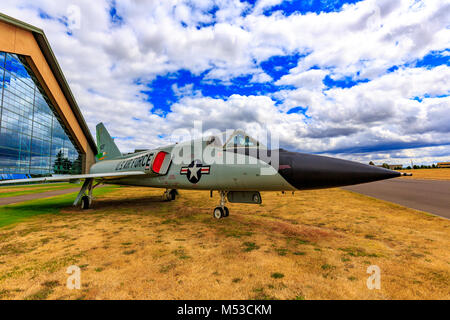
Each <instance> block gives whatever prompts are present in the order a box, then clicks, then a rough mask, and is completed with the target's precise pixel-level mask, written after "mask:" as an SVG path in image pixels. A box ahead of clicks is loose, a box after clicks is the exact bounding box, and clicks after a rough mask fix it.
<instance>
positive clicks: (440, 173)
mask: <svg viewBox="0 0 450 320" xmlns="http://www.w3.org/2000/svg"><path fill="white" fill-rule="evenodd" d="M399 171H401V172H408V173H412V174H413V175H412V176H411V177H401V179H432V180H450V168H439V169H411V170H406V169H404V170H399Z"/></svg>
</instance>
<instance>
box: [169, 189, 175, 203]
mask: <svg viewBox="0 0 450 320" xmlns="http://www.w3.org/2000/svg"><path fill="white" fill-rule="evenodd" d="M176 197H177V191H176V190H171V191H170V192H169V201H173V200H175V199H176Z"/></svg>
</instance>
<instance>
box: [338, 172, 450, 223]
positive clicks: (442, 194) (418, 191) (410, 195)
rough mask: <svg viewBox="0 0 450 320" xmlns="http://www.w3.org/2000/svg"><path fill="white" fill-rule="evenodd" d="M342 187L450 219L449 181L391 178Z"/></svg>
mask: <svg viewBox="0 0 450 320" xmlns="http://www.w3.org/2000/svg"><path fill="white" fill-rule="evenodd" d="M343 189H346V190H350V191H355V192H358V193H361V194H365V195H368V196H371V197H374V198H378V199H382V200H386V201H390V202H394V203H397V204H400V205H403V206H405V207H409V208H413V209H417V210H421V211H425V212H429V213H432V214H435V215H438V216H441V217H445V218H447V219H450V181H443V180H419V179H411V180H409V179H391V180H382V181H377V182H371V183H365V184H359V185H354V186H349V187H344V188H343Z"/></svg>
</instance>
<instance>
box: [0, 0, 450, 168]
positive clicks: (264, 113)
mask: <svg viewBox="0 0 450 320" xmlns="http://www.w3.org/2000/svg"><path fill="white" fill-rule="evenodd" d="M278 3H280V1H279V0H269V1H264V0H261V1H259V2H258V3H257V4H256V6H255V8H254V9H252V10H251V8H250V5H249V4H248V3H246V2H241V1H239V0H232V1H225V0H217V1H208V0H198V1H175V0H168V1H151V0H141V1H133V0H121V1H117V8H116V9H117V14H118V15H119V16H120V17H121V18H122V23H120V24H113V23H112V22H111V19H110V16H109V5H110V1H106V0H103V1H102V0H98V1H88V0H81V1H77V2H76V5H78V6H79V8H80V12H81V21H80V22H81V24H80V29H73V30H70V31H72V36H69V35H68V34H67V31H69V30H68V29H67V27H66V26H64V25H63V24H62V23H60V22H59V21H58V20H57V19H56V18H59V19H62V18H64V16H67V14H68V13H67V10H68V7H69V6H70V5H73V1H57V2H55V1H51V0H35V1H26V0H2V2H1V4H0V11H1V12H3V13H6V14H8V15H11V16H13V17H15V18H18V19H20V20H23V21H26V22H28V23H30V24H32V25H36V26H38V27H41V28H43V29H44V30H45V32H46V34H47V37H48V38H49V41H50V43H51V45H52V48H53V50H54V51H55V53H56V56H57V58H58V61H59V62H60V64H61V66H62V69H63V71H64V73H65V75H66V77H67V79H68V81H69V84H70V86H71V88H72V91H73V92H74V95H75V97H76V99H77V101H78V103H79V105H80V107H81V109H82V111H83V114H84V115H85V118H86V120H87V121H88V124H89V126H90V128H91V129H92V130H94V128H95V124H96V123H97V122H100V121H104V122H105V123H106V124H107V126H108V128H109V129H110V131H111V133H112V135H113V136H117V137H119V138H118V142H119V146H120V148H122V149H123V150H127V151H129V150H132V149H133V148H134V147H138V148H142V147H153V146H157V145H159V144H160V143H163V142H164V141H163V140H161V138H159V137H158V135H160V134H170V132H171V131H172V130H173V129H174V128H178V127H182V126H187V125H191V124H190V123H189V121H190V119H191V118H192V117H193V116H194V115H195V116H196V117H198V118H200V119H204V120H205V121H206V123H207V124H208V126H212V125H217V126H218V127H220V128H223V129H224V128H234V127H243V128H244V129H249V130H257V128H260V127H262V125H263V124H266V125H267V126H269V127H271V128H273V129H274V130H277V132H279V134H280V136H281V138H282V142H283V143H284V145H285V146H287V147H290V148H295V149H300V150H305V151H311V152H321V151H324V150H346V149H350V148H352V147H370V146H377V145H381V144H383V143H384V144H389V143H391V144H397V145H400V146H401V145H408V144H414V143H417V144H418V145H419V144H420V143H425V144H426V143H428V144H431V143H450V141H449V140H448V139H449V138H448V137H449V127H448V123H449V122H450V121H448V120H449V119H448V114H450V112H448V111H449V109H450V102H449V98H448V97H445V96H446V95H448V94H449V88H448V83H450V81H449V80H450V79H449V77H450V76H449V67H447V66H440V67H437V68H433V69H430V70H428V69H424V68H414V67H404V68H400V69H399V70H397V71H395V72H392V73H388V74H386V70H387V69H388V68H390V67H391V66H393V65H403V64H405V63H409V62H413V61H414V60H416V59H419V58H422V57H423V56H424V55H426V54H427V53H429V52H431V51H441V50H444V49H448V48H449V47H450V46H449V45H450V28H449V22H448V21H450V16H449V15H450V4H448V3H447V2H445V1H437V0H435V1H426V2H425V1H412V0H411V1H409V0H402V1H395V2H392V1H388V0H380V1H378V0H368V1H361V2H358V3H356V4H354V5H345V6H344V7H343V9H342V10H341V11H340V12H330V13H321V14H315V13H308V14H303V15H301V14H292V15H290V16H284V15H282V14H281V13H276V14H273V15H271V16H265V15H263V14H262V12H263V11H264V9H265V8H270V7H272V6H274V5H277V4H278ZM213 9H214V11H215V13H213V12H212V11H211V10H213ZM39 10H40V11H41V12H45V13H47V14H48V15H50V16H51V17H55V19H44V18H41V17H40V16H39ZM243 12H246V13H247V14H246V15H243V14H242V13H243ZM214 19H215V22H216V23H215V24H212V22H214ZM294 53H300V54H305V56H302V57H301V58H300V59H299V61H298V65H297V66H296V67H295V68H292V69H291V70H290V71H289V74H287V75H284V76H283V77H281V79H279V80H278V81H277V82H276V83H275V84H276V85H293V86H295V87H296V89H292V90H281V91H279V92H276V93H275V94H273V95H272V98H277V99H279V100H281V104H280V105H276V104H275V101H274V99H271V97H269V96H248V97H245V96H242V95H232V96H230V97H228V98H225V99H213V98H208V97H203V96H202V95H201V92H199V91H198V88H194V87H193V86H191V85H187V86H185V87H178V86H174V87H173V88H172V90H173V92H174V93H175V94H176V95H177V96H178V97H180V100H179V101H178V102H177V103H175V104H174V105H173V106H172V107H171V109H172V113H169V114H168V115H167V116H166V118H163V117H161V115H162V112H160V111H161V107H162V106H152V105H151V104H150V103H149V102H147V101H146V98H147V97H146V96H145V95H144V94H142V93H141V91H142V90H147V91H150V90H158V88H148V87H146V86H145V84H146V83H148V82H150V81H151V80H153V79H154V78H155V77H156V76H157V75H162V76H164V75H167V74H168V73H170V72H176V71H177V70H180V69H188V70H190V71H191V72H193V73H194V74H197V75H198V74H200V73H202V72H205V71H208V73H207V75H206V77H205V79H210V80H216V79H218V80H221V81H224V83H227V82H228V83H229V81H230V80H231V79H232V78H234V77H237V76H242V75H250V76H251V78H250V79H251V80H250V81H251V82H257V83H265V82H269V83H272V82H273V79H272V78H271V77H270V75H268V74H267V73H265V72H264V71H263V70H262V69H261V67H260V65H259V64H260V62H262V61H265V60H267V59H268V58H270V57H272V56H274V55H290V54H294ZM446 54H448V52H447V53H444V55H446ZM312 67H314V68H315V69H311V68H312ZM326 75H329V76H330V77H331V78H333V79H339V78H341V77H344V76H348V77H353V78H354V79H366V78H367V79H370V80H371V81H370V82H367V83H360V84H358V85H356V86H354V87H352V88H348V89H341V88H334V89H330V90H326V88H325V87H324V85H323V82H322V80H323V78H324V77H325V76H326ZM415 97H418V100H421V101H418V100H413V99H414V98H415ZM297 106H302V107H307V108H308V110H307V115H308V116H310V117H311V118H306V117H305V116H304V115H302V114H295V113H294V114H286V113H285V112H286V111H288V110H290V109H292V108H294V107H297ZM152 108H153V113H152V112H150V110H151V109H152ZM143 131H145V134H144V135H143V134H142V132H143ZM436 148H439V147H436ZM405 150H406V151H401V152H404V153H405V154H406V153H407V154H408V156H409V155H412V154H414V152H416V151H415V150H416V149H405ZM417 150H418V149H417ZM430 150H431V149H427V148H424V149H423V150H422V149H421V151H417V153H416V155H417V157H420V158H421V159H426V158H427V157H429V156H433V155H435V153H432V152H431V151H430ZM433 150H437V149H433ZM395 152H400V151H395ZM427 152H429V153H428V155H427ZM439 152H443V154H444V155H442V156H439V157H445V152H447V153H446V154H447V155H450V153H449V152H448V148H446V147H442V148H441V149H439ZM390 154H392V155H393V154H394V151H389V152H386V154H384V153H383V154H381V153H380V155H379V157H387V155H390ZM355 158H357V156H356V155H355Z"/></svg>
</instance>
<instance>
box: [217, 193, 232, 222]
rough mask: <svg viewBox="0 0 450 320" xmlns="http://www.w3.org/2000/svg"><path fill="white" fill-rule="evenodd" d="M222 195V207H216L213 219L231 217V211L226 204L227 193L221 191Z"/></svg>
mask: <svg viewBox="0 0 450 320" xmlns="http://www.w3.org/2000/svg"><path fill="white" fill-rule="evenodd" d="M219 193H220V206H219V207H216V208H215V209H214V211H213V217H214V218H216V219H221V218H226V217H228V216H229V215H230V210H228V208H227V207H226V206H225V203H226V201H227V200H226V196H227V192H226V191H219Z"/></svg>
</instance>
